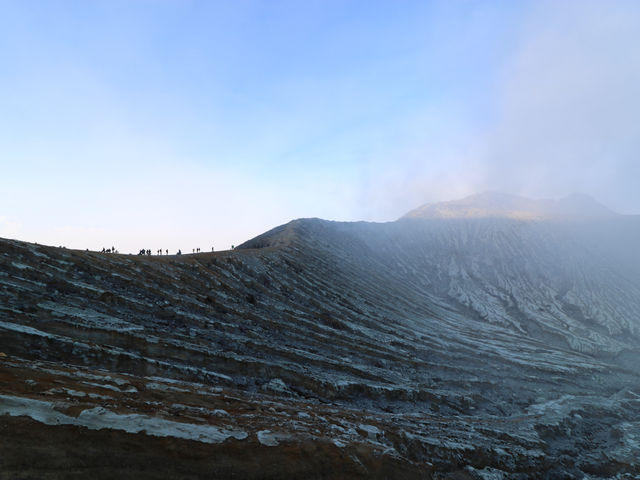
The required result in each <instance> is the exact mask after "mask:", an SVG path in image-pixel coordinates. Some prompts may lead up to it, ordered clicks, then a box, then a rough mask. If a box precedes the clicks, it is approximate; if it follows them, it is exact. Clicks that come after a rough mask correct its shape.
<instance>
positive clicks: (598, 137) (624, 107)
mask: <svg viewBox="0 0 640 480" xmlns="http://www.w3.org/2000/svg"><path fill="white" fill-rule="evenodd" d="M512 40H513V42H514V47H513V54H512V55H511V56H510V57H509V58H508V59H507V61H506V62H505V64H504V65H503V67H502V68H501V71H500V72H499V74H498V76H497V77H496V83H495V89H494V90H493V91H486V92H484V93H483V92H477V94H478V95H483V94H486V95H487V96H492V95H494V94H495V99H494V100H495V103H494V104H493V106H492V111H491V113H490V114H488V116H487V118H488V121H487V123H486V124H485V125H481V126H480V127H475V128H473V127H470V126H468V125H466V124H465V119H464V118H461V119H459V120H458V121H457V125H455V126H454V127H453V128H452V127H451V125H449V126H448V127H449V128H448V129H444V128H442V127H441V126H440V125H439V124H438V122H437V120H433V119H432V120H431V121H430V122H424V124H423V125H424V130H423V135H422V138H421V139H420V140H416V141H414V143H413V144H412V145H409V146H408V147H407V148H406V149H405V150H404V151H400V152H398V153H397V155H398V157H399V158H398V159H396V160H394V161H392V165H391V166H385V165H384V164H383V162H382V161H380V162H378V163H377V164H375V165H374V166H372V168H371V171H370V172H369V175H368V177H367V179H366V181H365V182H364V184H365V187H364V189H363V192H364V193H363V197H364V198H366V199H367V200H368V201H369V202H370V203H371V204H372V205H375V207H373V208H372V211H370V212H369V213H370V214H371V216H372V217H375V216H376V215H377V214H378V212H379V211H384V212H385V214H387V215H389V216H391V215H393V214H396V215H401V214H402V213H404V211H406V210H407V209H408V208H412V207H413V206H415V205H418V204H421V203H425V202H434V201H440V200H452V199H455V198H461V197H463V196H466V195H469V194H472V193H475V192H480V191H485V190H495V191H504V192H508V193H514V194H522V195H526V196H530V197H533V198H547V197H549V198H559V197H562V196H564V195H567V194H569V193H574V192H581V193H588V194H590V195H592V196H594V197H595V198H597V199H598V200H599V201H601V202H603V203H604V204H606V205H607V206H609V207H610V208H612V209H614V210H616V211H618V212H621V213H640V189H638V188H637V187H638V179H639V178H640V161H638V151H640V51H639V50H638V48H637V46H638V45H639V44H640V3H638V2H626V1H616V2H601V1H569V2H553V1H550V2H535V3H534V5H533V8H532V9H531V11H530V12H529V13H528V15H527V16H526V20H525V21H524V22H523V24H522V28H521V29H520V30H519V32H518V33H517V35H515V38H513V39H512ZM465 113H468V112H462V113H461V114H460V115H461V116H464V114H465ZM445 123H446V122H445ZM443 160H444V162H445V163H444V164H443V163H442V161H443ZM380 170H382V171H384V174H382V175H379V176H378V173H379V172H380ZM379 192H385V194H386V195H387V197H385V200H383V201H381V200H380V196H379Z"/></svg>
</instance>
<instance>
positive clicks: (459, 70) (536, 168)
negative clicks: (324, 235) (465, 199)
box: [0, 0, 640, 252]
mask: <svg viewBox="0 0 640 480" xmlns="http://www.w3.org/2000/svg"><path fill="white" fill-rule="evenodd" d="M639 45H640V2H638V1H635V0H634V1H628V2H625V1H614V0H601V1H588V0H580V1H575V2H573V1H562V0H553V1H548V2H546V1H532V2H525V1H511V0H507V1H504V2H498V1H494V2H491V1H462V0H460V1H455V0H446V1H442V2H428V1H426V0H421V1H416V2H411V1H390V0H389V1H386V2H377V1H372V0H367V1H358V2H350V1H340V2H338V1H336V2H333V1H329V0H322V1H318V2H314V1H311V0H299V1H277V0H262V1H241V0H233V1H220V2H214V1H188V0H175V1H160V0H146V1H143V0H140V1H135V0H126V1H117V0H106V1H104V2H101V1H90V0H79V1H75V2H73V1H56V2H53V1H48V0H45V1H32V0H12V1H3V0H0V92H1V93H0V166H1V167H2V170H1V176H0V178H1V185H2V188H1V189H0V236H2V237H11V238H19V239H24V240H29V241H37V242H39V243H46V244H53V245H66V246H68V247H74V248H91V249H101V248H102V247H109V246H112V245H115V246H116V247H117V248H119V249H120V250H121V251H124V252H130V251H135V252H137V251H138V250H139V249H140V248H143V247H144V248H149V249H152V250H154V251H155V250H156V249H158V248H161V247H162V248H169V249H170V250H172V251H175V250H176V249H177V248H182V249H183V251H191V248H193V247H200V248H202V249H203V250H209V249H210V248H211V246H212V245H214V246H216V248H218V249H222V248H228V247H229V246H230V245H231V244H239V243H241V242H242V241H244V240H247V239H249V238H251V237H252V236H255V235H257V234H259V233H262V232H263V231H265V230H267V229H269V228H271V227H274V226H276V225H278V224H281V223H285V222H287V221H289V220H290V219H293V218H297V217H312V216H317V217H323V218H328V219H334V220H375V221H387V220H393V219H395V218H397V217H399V216H401V215H402V214H404V213H405V212H406V211H408V210H410V209H412V208H414V207H416V206H418V205H420V204H422V203H425V202H430V201H437V200H450V199H454V198H459V197H462V196H464V195H467V194H471V193H474V192H478V191H484V190H488V189H491V190H501V191H505V192H509V193H520V194H525V195H529V196H532V197H536V198H538V197H560V196H564V195H566V194H568V193H571V192H576V191H578V192H584V193H589V194H591V195H593V196H594V197H596V198H597V199H598V200H600V201H601V202H603V203H605V204H607V205H608V206H610V207H611V208H613V209H614V210H618V211H621V212H623V213H640V158H639V157H638V153H639V152H640V48H639Z"/></svg>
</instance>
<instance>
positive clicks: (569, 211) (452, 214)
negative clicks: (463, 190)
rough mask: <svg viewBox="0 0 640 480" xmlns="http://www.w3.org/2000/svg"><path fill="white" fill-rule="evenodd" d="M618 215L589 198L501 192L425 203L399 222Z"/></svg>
mask: <svg viewBox="0 0 640 480" xmlns="http://www.w3.org/2000/svg"><path fill="white" fill-rule="evenodd" d="M613 215H617V214H616V213H615V212H613V211H612V210H610V209H608V208H607V207H605V206H604V205H602V204H601V203H598V202H597V201H596V200H594V199H593V198H592V197H590V196H589V195H585V194H583V193H572V194H571V195H568V196H566V197H563V198H560V199H558V200H552V199H541V200H534V199H530V198H526V197H522V196H519V195H512V194H508V193H501V192H491V191H489V192H483V193H477V194H474V195H470V196H468V197H465V198H463V199H460V200H452V201H449V202H439V203H427V204H425V205H422V206H421V207H418V208H416V209H415V210H411V211H410V212H409V213H407V214H406V215H404V216H403V217H402V218H483V217H504V218H514V219H519V220H551V219H554V220H561V219H582V220H585V219H593V218H603V217H610V216H613Z"/></svg>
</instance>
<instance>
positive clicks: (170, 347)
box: [0, 198, 640, 479]
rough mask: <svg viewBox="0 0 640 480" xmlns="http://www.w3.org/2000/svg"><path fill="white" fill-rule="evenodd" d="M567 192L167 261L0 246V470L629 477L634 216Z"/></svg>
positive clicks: (284, 230)
mask: <svg viewBox="0 0 640 480" xmlns="http://www.w3.org/2000/svg"><path fill="white" fill-rule="evenodd" d="M476 200H477V199H476ZM485 200H486V198H485ZM494 200H495V199H494ZM578 200H580V201H577V200H576V199H573V200H571V202H573V204H580V205H579V208H578V207H576V208H574V210H576V211H578V212H579V214H575V213H573V214H569V213H567V212H569V210H568V209H567V208H565V207H562V208H560V210H561V211H562V212H563V213H562V214H561V215H560V214H557V215H555V214H553V215H551V214H549V215H545V216H539V215H537V214H536V215H524V216H522V215H520V216H517V218H514V216H512V215H505V214H501V215H498V214H491V215H480V216H476V215H472V216H471V218H470V216H469V215H466V214H463V215H432V213H429V212H433V211H441V210H442V208H444V207H438V208H435V210H434V208H431V209H427V210H428V212H427V214H425V215H419V214H417V213H415V212H414V213H411V214H409V215H407V216H406V217H403V218H402V219H400V220H398V221H396V222H390V223H381V224H376V223H365V222H356V223H341V222H329V221H325V220H319V219H301V220H295V221H292V222H290V223H288V224H286V225H282V226H280V227H277V228H275V229H273V230H271V231H269V232H266V233H265V234H263V235H260V236H258V237H256V238H254V239H252V240H250V241H248V242H246V243H245V244H243V245H241V246H240V247H238V248H236V249H235V250H233V251H229V252H218V253H203V254H196V255H182V256H166V257H147V256H130V255H114V254H102V253H95V252H83V251H73V250H65V249H58V248H52V247H45V246H40V245H34V244H29V243H25V242H20V241H16V240H0V352H2V353H0V431H1V432H2V435H0V453H1V455H0V478H17V477H24V478H29V477H37V478H76V477H77V478H81V477H82V478H86V476H88V475H91V476H94V477H97V478H113V477H114V476H118V477H122V478H158V477H159V476H164V477H179V478H205V477H206V478H452V479H453V478H485V479H500V478H505V479H506V478H516V479H517V478H521V479H528V478H550V479H551V478H584V477H588V478H621V479H622V478H633V476H635V475H640V463H639V462H638V460H637V459H638V458H640V421H638V418H640V417H639V414H640V374H639V371H638V366H639V365H640V258H639V257H640V255H638V253H637V251H636V246H637V245H638V244H640V217H635V216H623V215H616V214H613V213H610V214H607V215H603V214H602V210H601V209H600V208H592V207H593V205H592V206H590V207H588V208H585V207H584V205H585V203H584V202H583V201H582V200H581V199H578ZM483 201H484V200H482V201H479V202H480V204H482V202H483ZM492 201H493V200H492ZM571 202H569V203H571ZM467 203H471V204H472V203H473V202H472V201H469V202H467ZM534 203H535V202H534ZM589 203H590V202H587V204H589ZM480 204H477V205H476V206H475V207H473V208H477V209H479V208H481V206H480ZM574 206H575V205H574ZM465 208H467V207H465ZM482 208H485V207H482ZM549 208H550V207H549ZM572 208H573V207H572ZM533 210H535V211H538V207H535V208H533ZM533 210H532V209H531V208H529V207H527V208H524V207H522V206H520V207H519V210H518V211H519V212H531V211H533ZM500 211H502V212H503V213H504V209H502V210H500ZM588 211H591V212H593V214H586V213H588ZM494 213H495V212H494ZM423 217H424V218H423ZM443 217H444V218H443Z"/></svg>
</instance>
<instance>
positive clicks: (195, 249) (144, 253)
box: [103, 247, 214, 255]
mask: <svg viewBox="0 0 640 480" xmlns="http://www.w3.org/2000/svg"><path fill="white" fill-rule="evenodd" d="M211 251H212V252H213V251H214V250H213V247H211ZM103 252H104V250H103ZM162 252H163V250H162V249H161V248H159V249H158V250H156V255H169V249H165V250H164V254H163V253H162ZM192 252H193V253H200V249H199V248H194V249H193V250H192ZM107 253H108V252H107ZM138 255H151V250H147V249H144V248H143V249H142V250H140V251H139V252H138ZM176 255H182V250H178V251H177V252H176Z"/></svg>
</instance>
